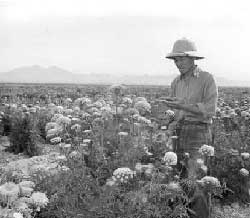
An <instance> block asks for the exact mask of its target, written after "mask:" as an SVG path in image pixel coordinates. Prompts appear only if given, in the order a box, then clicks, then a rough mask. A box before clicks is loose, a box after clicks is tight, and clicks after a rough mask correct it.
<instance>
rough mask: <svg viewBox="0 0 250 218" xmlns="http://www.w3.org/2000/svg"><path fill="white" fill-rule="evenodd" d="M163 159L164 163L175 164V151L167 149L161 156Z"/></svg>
mask: <svg viewBox="0 0 250 218" xmlns="http://www.w3.org/2000/svg"><path fill="white" fill-rule="evenodd" d="M163 161H164V162H165V163H166V165H168V166H174V165H176V164H177V155H176V153H174V152H172V151H169V152H166V153H165V155H164V158H163Z"/></svg>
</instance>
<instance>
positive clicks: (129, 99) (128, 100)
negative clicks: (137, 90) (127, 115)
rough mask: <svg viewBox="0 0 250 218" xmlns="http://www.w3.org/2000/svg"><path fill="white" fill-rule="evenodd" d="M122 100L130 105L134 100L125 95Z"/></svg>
mask: <svg viewBox="0 0 250 218" xmlns="http://www.w3.org/2000/svg"><path fill="white" fill-rule="evenodd" d="M122 102H123V103H125V104H129V105H130V104H132V102H133V101H132V99H131V98H129V97H124V98H122Z"/></svg>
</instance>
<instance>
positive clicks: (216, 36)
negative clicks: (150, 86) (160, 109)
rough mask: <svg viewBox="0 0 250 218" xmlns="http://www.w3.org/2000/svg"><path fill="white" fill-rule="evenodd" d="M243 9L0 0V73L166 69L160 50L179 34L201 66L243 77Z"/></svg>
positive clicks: (246, 25)
mask: <svg viewBox="0 0 250 218" xmlns="http://www.w3.org/2000/svg"><path fill="white" fill-rule="evenodd" d="M249 11H250V5H249V3H248V1H247V0H238V1H230V0H209V1H208V0H205V1H204V0H189V1H187V0H179V1H178V0H175V1H173V0H0V60H1V61H0V72H6V71H9V70H12V69H14V68H18V67H23V66H30V65H40V66H43V67H48V66H51V65H53V66H58V67H61V68H63V69H66V70H69V71H71V72H73V73H100V74H138V75H144V74H147V75H168V74H173V73H178V71H177V69H176V67H175V65H174V63H173V61H171V60H168V59H166V58H165V56H166V54H167V53H169V52H171V50H172V47H173V44H174V42H175V41H176V40H177V39H180V38H182V37H186V38H188V39H190V40H192V41H194V42H195V44H196V47H197V49H198V51H199V52H200V53H201V54H202V55H204V56H205V57H206V58H205V59H203V60H199V61H197V64H198V65H199V66H200V67H201V68H202V69H204V70H207V71H209V72H211V73H212V74H214V75H216V76H222V77H226V78H229V79H241V80H245V79H249V80H250V72H249V69H250V61H249V52H250V13H249Z"/></svg>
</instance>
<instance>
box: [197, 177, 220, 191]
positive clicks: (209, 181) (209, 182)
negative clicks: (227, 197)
mask: <svg viewBox="0 0 250 218" xmlns="http://www.w3.org/2000/svg"><path fill="white" fill-rule="evenodd" d="M198 182H199V183H200V184H202V186H205V187H207V188H218V187H220V181H219V180H218V179H217V178H215V177H213V176H205V177H203V178H202V179H201V180H198Z"/></svg>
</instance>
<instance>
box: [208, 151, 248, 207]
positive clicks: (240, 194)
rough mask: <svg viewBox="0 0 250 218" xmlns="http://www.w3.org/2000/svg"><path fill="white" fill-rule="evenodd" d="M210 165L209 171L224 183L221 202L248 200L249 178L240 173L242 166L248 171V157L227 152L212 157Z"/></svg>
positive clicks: (246, 201)
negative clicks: (244, 157)
mask: <svg viewBox="0 0 250 218" xmlns="http://www.w3.org/2000/svg"><path fill="white" fill-rule="evenodd" d="M210 166H211V169H210V173H211V174H212V175H213V176H215V177H216V178H218V179H219V180H220V181H221V182H222V183H224V193H223V199H221V200H222V202H224V203H230V202H237V201H238V202H242V203H249V202H250V195H249V189H250V182H249V178H248V176H243V175H241V174H240V170H241V169H242V168H245V169H247V170H248V171H250V159H247V160H244V159H243V158H242V157H241V156H239V155H233V154H232V153H230V152H228V153H223V154H218V155H217V156H216V157H214V160H212V161H211V165H210Z"/></svg>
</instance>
